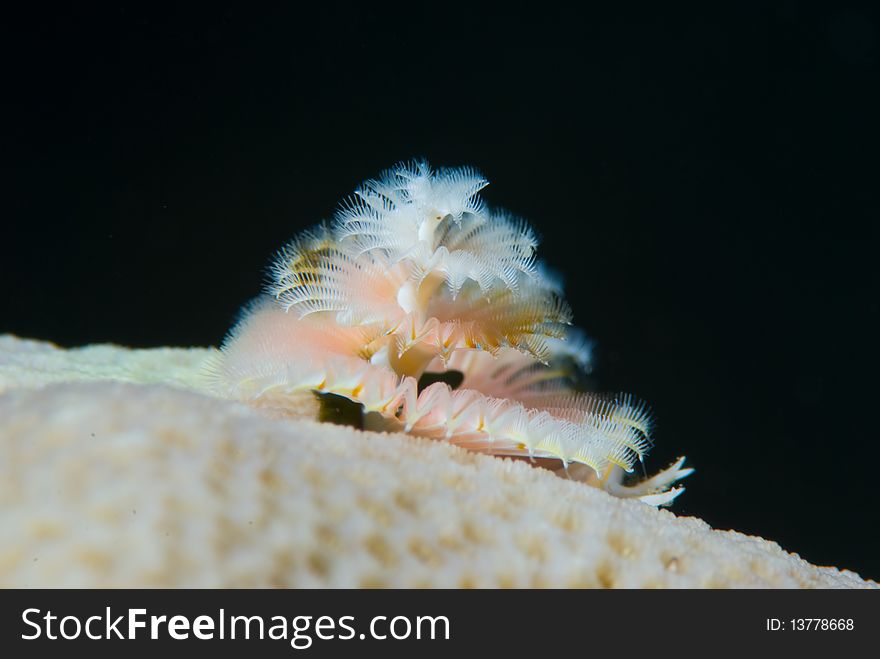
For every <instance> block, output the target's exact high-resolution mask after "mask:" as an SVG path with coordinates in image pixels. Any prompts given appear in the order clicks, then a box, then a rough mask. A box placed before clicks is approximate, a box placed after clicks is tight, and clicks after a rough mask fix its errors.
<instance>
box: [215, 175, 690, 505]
mask: <svg viewBox="0 0 880 659" xmlns="http://www.w3.org/2000/svg"><path fill="white" fill-rule="evenodd" d="M486 185H487V181H486V179H485V178H483V177H482V176H481V175H480V174H479V173H478V172H476V171H475V170H473V169H470V168H459V169H438V170H432V169H431V167H430V166H429V165H428V164H427V163H426V162H424V161H415V162H412V163H404V164H401V165H398V166H396V167H394V168H392V169H390V170H388V171H386V172H385V173H383V174H382V175H381V176H380V177H379V178H377V179H372V180H369V181H366V182H365V183H364V184H363V185H362V186H361V187H360V188H358V189H357V190H356V191H355V193H354V196H353V197H351V198H349V199H348V200H346V201H345V202H344V203H343V204H342V205H341V206H340V208H339V210H338V211H337V213H336V217H335V219H334V221H333V222H332V223H330V224H323V225H321V226H319V227H317V228H316V229H313V230H311V231H308V232H305V233H304V234H303V235H301V236H300V237H299V238H297V239H296V240H294V241H292V242H291V243H289V244H288V245H287V246H286V247H284V248H283V249H282V250H281V251H279V253H278V255H277V257H276V259H275V261H274V264H273V266H272V268H271V271H270V278H271V281H270V284H269V286H268V291H267V292H268V295H267V296H264V297H262V298H259V299H258V300H257V301H256V302H254V303H252V304H251V305H249V306H248V307H246V309H245V311H244V313H243V314H242V317H241V320H240V321H239V323H238V324H237V325H236V326H235V327H234V328H233V330H232V331H231V332H230V334H229V336H228V338H227V339H226V341H225V342H224V345H223V347H222V349H221V352H220V354H219V356H218V357H217V358H216V359H214V360H212V362H211V364H210V366H209V376H210V377H211V379H212V381H213V382H214V383H215V385H216V386H217V387H218V388H219V389H221V390H222V391H223V392H224V393H225V394H227V395H231V396H234V397H237V398H241V399H244V400H252V401H259V400H260V399H262V398H266V397H272V399H273V400H281V401H282V402H283V400H284V397H285V396H292V395H294V394H296V393H297V392H301V391H314V392H318V393H322V394H336V395H338V396H343V397H346V398H348V399H350V400H352V401H354V402H356V403H359V404H361V405H362V407H363V410H364V411H365V412H368V413H375V414H376V415H379V416H378V417H376V418H384V419H385V420H386V421H387V423H388V424H389V427H398V428H400V429H401V430H404V431H406V432H409V433H412V434H415V435H421V436H425V437H431V438H435V439H439V440H444V441H447V442H450V443H453V444H457V445H459V446H462V447H465V448H467V449H469V450H473V451H479V452H484V453H490V454H494V455H507V456H519V457H529V458H551V459H555V460H559V461H560V462H561V463H562V465H563V467H564V468H565V472H566V473H567V474H568V475H569V476H573V477H578V478H581V479H582V480H584V481H586V482H588V483H590V484H593V485H596V486H597V487H601V488H603V489H605V490H606V491H608V492H610V493H612V494H615V495H616V496H623V497H634V498H637V499H640V500H642V501H645V502H646V503H650V504H652V505H665V504H668V503H670V502H671V501H672V500H673V499H674V498H675V497H676V496H677V495H678V494H679V493H680V492H681V491H682V489H683V488H672V484H673V483H675V482H676V481H678V480H680V479H681V478H684V477H685V476H687V475H689V474H690V473H691V471H692V470H691V469H687V468H683V467H682V464H683V459H682V460H680V461H679V462H677V463H676V464H674V465H672V466H671V467H669V468H668V469H666V470H664V471H662V472H660V473H659V474H657V475H656V476H654V477H652V478H648V479H645V480H642V481H641V482H638V483H635V484H627V485H624V484H623V474H624V473H626V472H631V471H633V469H634V466H635V465H636V463H639V462H643V461H644V458H645V455H646V454H647V452H648V451H649V450H650V448H651V446H652V444H653V440H652V430H653V420H652V417H651V414H650V412H649V410H648V408H647V406H646V405H645V404H644V403H642V402H640V401H639V400H637V399H636V398H634V397H632V396H630V395H629V394H613V395H608V394H594V393H585V392H582V391H578V390H577V389H576V388H575V382H576V380H577V376H578V374H580V373H584V372H587V371H589V368H590V354H591V345H590V342H589V341H588V340H587V339H586V338H585V337H584V335H583V334H582V333H581V332H580V331H579V330H576V329H572V328H571V327H570V323H571V310H570V309H569V307H568V305H567V304H566V303H565V301H564V299H563V297H562V285H561V281H560V279H559V278H558V277H556V276H554V275H552V274H550V272H549V271H548V269H547V268H546V266H544V264H543V263H541V262H540V261H538V260H537V259H536V252H535V250H536V248H537V245H538V240H537V238H536V235H535V232H534V231H533V230H532V229H531V227H530V226H529V225H528V224H527V223H526V222H525V221H523V220H521V219H518V218H516V217H514V216H512V215H509V214H507V213H506V212H504V211H499V210H493V209H489V208H487V207H486V206H485V205H484V204H483V202H482V200H481V199H480V197H479V195H478V193H479V192H480V190H482V189H483V188H484V187H485V186H486ZM452 372H457V373H460V374H461V380H462V381H461V385H460V387H458V388H456V389H453V388H452V387H451V386H450V385H449V384H448V383H446V382H444V381H438V382H435V383H434V384H431V385H429V386H425V387H424V388H423V389H422V390H421V391H420V389H419V378H421V377H422V376H423V375H425V374H429V375H431V376H434V377H436V376H443V375H446V374H450V373H452ZM371 418H372V417H371ZM570 466H571V468H570V469H569V467H570ZM583 469H586V470H587V471H586V472H584V471H583Z"/></svg>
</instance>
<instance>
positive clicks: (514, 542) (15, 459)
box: [0, 336, 876, 588]
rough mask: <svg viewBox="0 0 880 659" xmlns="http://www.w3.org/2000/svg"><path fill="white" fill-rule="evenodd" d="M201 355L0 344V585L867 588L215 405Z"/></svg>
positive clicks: (546, 489)
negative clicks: (205, 381) (206, 387)
mask: <svg viewBox="0 0 880 659" xmlns="http://www.w3.org/2000/svg"><path fill="white" fill-rule="evenodd" d="M211 354H212V351H210V350H207V349H159V350H127V349H125V348H121V347H115V346H91V347H86V348H81V349H74V350H61V349H58V348H56V347H54V346H53V345H51V344H48V343H41V342H36V341H25V340H20V339H17V338H14V337H11V336H2V337H0V585H2V586H217V587H221V586H253V587H261V586H294V587H307V586H406V587H409V586H438V587H442V586H446V587H460V586H462V587H467V586H475V587H484V586H485V587H493V586H522V587H532V586H548V587H550V586H559V587H562V586H573V587H580V586H586V587H833V588H849V587H855V588H859V587H876V584H873V583H871V582H866V581H863V580H862V579H860V578H859V577H858V576H857V575H856V574H854V573H852V572H848V571H845V570H844V571H840V570H837V569H834V568H824V567H815V566H813V565H810V564H809V563H807V562H805V561H804V560H802V559H800V558H799V557H798V556H796V555H794V554H790V553H787V552H785V551H784V550H782V549H781V548H780V547H779V546H778V545H776V544H775V543H773V542H768V541H766V540H762V539H760V538H754V537H748V536H744V535H741V534H739V533H735V532H731V531H716V530H712V529H711V528H710V527H709V526H708V525H707V524H705V523H704V522H702V521H700V520H698V519H693V518H682V517H676V516H675V515H674V514H672V513H671V512H668V511H666V510H658V509H655V508H653V507H651V506H646V505H644V504H643V503H640V502H638V501H634V500H626V499H620V498H616V497H613V496H610V495H609V494H607V493H605V492H603V491H601V490H599V489H597V488H592V487H588V486H586V485H584V484H583V483H579V482H576V481H572V480H567V479H564V478H559V477H557V476H555V475H554V474H552V473H551V472H549V471H546V470H544V469H540V468H535V467H533V466H531V465H530V464H528V463H527V462H525V461H521V460H511V459H509V458H498V457H491V456H486V455H480V454H476V453H473V452H469V451H466V450H464V449H462V448H460V447H457V446H453V445H451V444H448V443H445V442H438V441H433V440H429V439H423V438H417V437H412V436H409V435H405V434H400V433H376V432H365V431H358V430H355V429H352V428H347V427H341V426H334V425H329V424H324V423H318V422H315V421H313V420H310V419H309V418H308V417H310V416H313V415H314V413H315V406H314V404H313V401H312V400H311V398H310V397H309V396H304V397H303V398H302V400H301V405H299V406H291V405H290V404H289V401H288V402H287V404H286V406H285V407H284V408H283V410H278V409H274V408H272V407H271V406H268V407H266V408H264V409H255V408H253V407H251V406H246V405H244V404H241V403H239V402H236V401H232V400H226V399H223V398H218V397H216V396H214V395H211V394H209V393H207V392H206V390H205V389H204V384H203V380H202V378H201V376H200V369H201V366H202V364H203V362H204V361H205V359H207V358H208V357H209V356H210V355H211ZM282 412H283V414H284V415H285V416H283V417H282V418H279V417H281V415H282ZM297 416H302V417H304V418H296V417H297Z"/></svg>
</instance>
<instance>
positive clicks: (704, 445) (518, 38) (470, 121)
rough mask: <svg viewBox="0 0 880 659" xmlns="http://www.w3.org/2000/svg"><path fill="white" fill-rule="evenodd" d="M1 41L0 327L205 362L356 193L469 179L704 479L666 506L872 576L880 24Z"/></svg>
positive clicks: (549, 22)
mask: <svg viewBox="0 0 880 659" xmlns="http://www.w3.org/2000/svg"><path fill="white" fill-rule="evenodd" d="M371 4H372V3H371ZM868 6H869V5H867V4H866V5H865V7H868ZM4 23H5V28H6V32H7V34H6V36H5V37H4V39H3V43H4V53H3V81H2V86H3V99H4V100H3V108H4V110H3V112H4V114H5V115H6V117H5V118H4V119H3V131H2V140H3V142H2V145H0V146H2V154H3V158H2V163H3V172H2V179H3V184H4V187H5V188H6V192H5V194H4V195H3V212H2V217H3V233H2V236H3V238H2V240H0V259H2V273H3V274H2V277H0V294H2V297H0V300H2V301H3V304H2V305H0V332H4V331H9V332H13V333H15V334H18V335H21V336H27V337H35V338H41V339H47V340H52V341H55V342H57V343H59V344H61V345H65V346H72V345H79V344H85V343H93V342H105V341H110V342H115V343H120V344H127V345H134V346H145V347H146V346H160V345H166V344H169V345H207V344H214V345H216V344H218V343H219V342H220V341H221V339H222V338H223V335H224V333H225V331H226V330H227V329H228V327H229V326H230V324H231V322H232V321H233V318H234V316H235V313H236V311H237V309H238V307H239V306H240V305H241V304H242V303H244V302H245V301H246V300H247V299H249V298H250V297H252V296H253V295H254V294H256V293H257V292H258V290H259V288H260V286H261V282H262V278H263V269H264V267H265V265H266V264H267V261H268V259H269V257H270V256H271V254H272V253H273V252H274V250H276V249H277V248H278V247H280V246H281V245H282V244H283V243H284V242H285V241H286V240H288V239H289V238H291V237H292V236H293V235H295V234H296V233H297V232H298V231H299V230H301V229H303V228H305V227H307V226H310V225H312V224H314V223H316V222H318V221H319V220H321V219H323V218H327V217H329V216H330V215H331V214H332V212H333V211H334V209H335V207H336V205H337V203H338V202H339V201H340V200H341V199H342V198H343V197H344V196H345V195H347V194H349V193H350V192H351V191H352V190H353V189H354V187H355V186H356V185H357V184H358V183H359V182H360V181H361V180H362V179H364V178H367V177H370V176H374V175H376V174H377V173H378V172H379V171H380V170H382V169H384V168H386V167H388V166H390V165H392V164H394V163H395V162H397V161H399V160H402V159H409V158H411V157H414V156H424V157H426V158H428V159H429V160H430V161H431V162H432V164H435V165H450V166H451V165H460V164H470V165H474V166H476V167H478V168H479V169H480V170H482V172H483V173H484V174H485V175H486V176H487V178H489V180H490V181H491V182H492V184H491V186H490V187H489V188H487V190H486V191H485V198H486V199H487V200H488V202H489V203H491V204H495V205H499V206H504V207H506V208H508V209H509V210H511V211H513V212H515V213H517V214H519V215H522V216H524V217H526V218H528V219H529V220H530V221H531V222H532V224H533V225H534V226H535V227H536V228H537V229H538V231H539V232H540V234H541V235H542V238H543V243H542V246H541V251H540V254H541V255H542V256H543V258H544V259H545V260H546V261H547V262H548V263H549V264H550V265H551V266H552V267H553V268H555V269H556V270H558V271H560V272H561V273H563V275H564V276H565V279H566V286H567V292H568V298H569V301H570V303H571V304H572V306H573V308H574V312H575V318H576V322H577V323H578V324H579V325H581V326H582V327H584V328H585V329H586V331H587V332H588V334H589V335H590V336H591V337H592V338H593V339H595V340H596V342H597V360H598V361H597V370H596V376H597V379H598V382H599V384H600V385H601V387H602V388H603V389H611V390H624V391H631V392H633V393H636V394H638V395H639V396H641V397H643V398H645V399H647V400H648V401H650V402H651V404H652V407H653V409H654V411H655V413H656V416H657V419H658V429H657V433H656V438H657V442H658V445H657V447H656V449H655V450H654V452H653V453H652V454H651V456H650V457H649V462H648V467H649V470H656V469H658V468H660V467H663V466H665V464H666V463H667V462H668V461H670V460H672V459H673V458H674V457H676V456H677V455H682V454H684V455H687V456H688V458H689V461H690V462H691V463H692V464H693V465H694V466H695V467H696V468H697V472H696V474H694V475H693V476H692V477H690V478H689V479H688V482H687V483H686V484H687V486H688V491H687V492H686V493H685V494H684V495H683V496H682V497H681V498H680V499H679V502H677V503H676V505H675V508H674V510H675V511H676V512H677V513H680V514H689V515H698V516H700V517H702V518H703V519H705V520H706V521H707V522H709V523H710V524H712V525H713V526H715V527H718V528H734V529H737V530H739V531H743V532H747V533H755V534H760V535H762V536H765V537H767V538H770V539H773V540H776V541H778V542H780V543H781V544H782V545H783V546H784V547H785V548H787V549H790V550H793V551H796V552H798V553H800V554H801V555H802V556H803V557H804V558H806V559H808V560H810V561H812V562H815V563H818V564H823V565H826V564H832V565H837V566H840V567H847V568H851V569H854V570H857V571H859V572H860V573H861V574H862V575H863V576H866V577H872V578H874V579H877V578H880V551H878V550H880V543H878V530H877V528H878V515H877V510H878V504H880V495H878V493H877V484H876V480H877V477H876V463H875V460H874V449H875V446H876V440H877V435H878V431H877V423H876V419H877V407H876V390H877V386H876V378H877V376H878V350H877V343H876V341H877V330H878V322H877V321H878V299H877V289H878V277H877V266H876V263H875V253H876V245H877V237H878V236H877V229H876V222H877V218H878V210H880V204H878V199H877V182H878V177H877V174H878V167H877V164H876V162H877V158H878V150H877V143H878V140H877V137H878V128H877V117H878V116H880V114H878V110H880V107H878V105H880V104H878V82H880V80H878V58H880V50H878V42H880V19H878V15H877V13H876V12H875V11H873V10H870V9H866V8H864V7H860V6H857V5H851V4H847V3H845V2H844V3H828V4H826V5H807V4H804V3H795V2H785V3H766V4H763V5H762V6H761V7H760V8H758V9H751V8H750V9H745V8H730V7H727V8H723V9H722V8H714V9H704V10H702V11H701V12H699V13H693V12H692V11H690V10H688V11H684V10H672V9H669V8H668V7H665V6H664V7H663V8H662V9H659V8H655V9H652V10H645V9H644V8H639V7H630V8H627V9H622V8H621V9H619V10H616V11H615V12H611V11H610V10H600V9H590V10H581V13H578V14H574V13H570V10H562V9H559V8H556V7H553V6H550V5H545V4H542V3H531V5H530V6H529V7H528V8H516V7H510V6H508V7H507V8H506V9H503V10H499V9H496V8H492V9H489V8H480V7H476V6H471V7H469V8H466V9H463V8H456V7H453V6H452V5H447V4H439V3H435V4H429V5H422V4H418V5H417V4H415V3H412V4H409V5H406V6H404V7H403V8H401V9H400V10H399V11H393V10H390V9H382V10H376V9H374V8H365V7H361V8H359V9H357V8H351V7H336V6H333V7H330V6H329V5H326V4H323V3H322V4H321V5H320V6H315V7H311V8H310V9H309V10H308V12H306V10H305V9H303V8H301V7H300V8H297V7H296V6H295V5H294V3H288V4H287V5H286V6H284V7H283V8H282V7H279V6H274V7H272V8H270V9H263V10H262V13H261V12H258V11H256V10H253V9H249V10H245V9H243V8H241V7H238V8H235V7H233V8H230V7H220V6H219V5H215V6H214V8H213V9H211V10H208V11H205V10H204V9H201V10H195V9H191V10H181V9H180V8H178V9H175V10H173V11H169V12H167V13H166V12H163V11H160V10H158V9H151V10H146V9H143V8H140V9H135V8H133V7H129V8H122V9H121V8H115V9H112V10H107V11H106V12H103V11H100V10H96V9H91V10H81V9H66V10H60V9H57V8H50V7H48V6H44V7H42V8H41V9H40V10H38V11H35V12H34V13H33V14H30V15H16V16H12V15H10V14H7V15H6V16H5V19H4Z"/></svg>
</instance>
